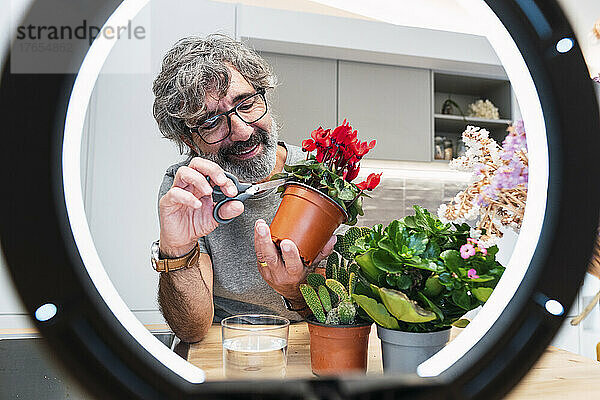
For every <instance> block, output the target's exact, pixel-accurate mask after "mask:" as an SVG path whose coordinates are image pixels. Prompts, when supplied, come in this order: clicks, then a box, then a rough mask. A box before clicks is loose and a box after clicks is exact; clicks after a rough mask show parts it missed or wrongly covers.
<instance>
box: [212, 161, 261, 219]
mask: <svg viewBox="0 0 600 400" xmlns="http://www.w3.org/2000/svg"><path fill="white" fill-rule="evenodd" d="M225 176H227V177H228V178H229V179H231V180H232V181H233V184H234V185H235V187H236V188H237V190H238V194H237V196H235V197H227V196H225V194H224V193H223V191H222V190H221V188H220V187H219V186H214V187H213V196H214V195H215V194H216V195H217V196H218V199H214V197H213V199H214V201H216V202H217V204H215V207H214V208H213V218H214V219H215V221H217V222H218V223H219V224H228V223H230V222H231V221H233V218H229V219H223V218H221V217H220V216H219V210H220V209H221V207H223V205H224V204H225V203H228V202H230V201H234V200H237V201H241V202H242V203H243V202H244V201H246V200H247V199H249V198H250V197H252V195H253V194H252V193H246V190H248V189H249V188H250V187H252V184H251V183H240V181H239V179H238V178H237V177H236V176H235V175H233V174H230V173H229V172H225ZM209 183H210V179H209Z"/></svg>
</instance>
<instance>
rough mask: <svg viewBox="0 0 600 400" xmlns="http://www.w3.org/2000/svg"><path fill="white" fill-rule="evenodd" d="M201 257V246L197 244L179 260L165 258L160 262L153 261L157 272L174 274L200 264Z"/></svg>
mask: <svg viewBox="0 0 600 400" xmlns="http://www.w3.org/2000/svg"><path fill="white" fill-rule="evenodd" d="M199 257H200V246H199V245H198V243H196V246H194V248H193V249H192V251H190V252H189V253H188V254H186V255H185V256H183V257H179V258H165V259H159V260H155V259H153V260H152V264H153V265H154V269H155V270H156V271H157V272H173V271H177V270H180V269H183V268H188V267H190V266H192V265H194V264H196V263H197V262H198V258H199Z"/></svg>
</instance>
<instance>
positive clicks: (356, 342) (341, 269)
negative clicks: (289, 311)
mask: <svg viewBox="0 0 600 400" xmlns="http://www.w3.org/2000/svg"><path fill="white" fill-rule="evenodd" d="M369 231H370V229H369V228H358V227H351V228H350V229H348V231H346V233H345V234H344V235H337V239H338V241H337V242H336V245H335V248H334V251H333V253H331V255H330V256H329V258H328V259H327V267H326V271H325V276H323V275H321V274H318V273H311V274H308V276H307V278H306V282H307V283H304V284H301V285H300V291H301V292H302V296H304V300H306V304H308V306H309V308H310V310H311V311H312V313H313V317H312V318H311V319H308V320H307V322H308V330H309V333H310V359H311V367H312V370H313V372H314V373H315V374H316V375H331V374H339V373H341V372H365V371H366V370H367V354H368V353H367V350H368V342H369V333H370V331H371V324H372V322H370V321H369V320H368V319H366V320H365V319H362V318H361V317H360V316H358V315H357V307H356V305H355V303H354V301H353V300H352V294H353V293H354V288H355V286H356V281H357V275H356V273H357V271H358V269H359V267H358V265H357V264H356V263H354V262H353V260H352V259H351V258H349V256H348V247H349V246H348V244H347V243H350V242H353V241H354V239H355V238H357V237H361V236H362V235H364V233H365V232H369Z"/></svg>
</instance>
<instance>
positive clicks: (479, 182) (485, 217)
mask: <svg viewBox="0 0 600 400" xmlns="http://www.w3.org/2000/svg"><path fill="white" fill-rule="evenodd" d="M508 132H509V133H508V135H507V136H506V138H505V139H504V141H503V143H502V147H500V146H498V144H497V143H496V141H495V140H494V139H491V138H490V137H489V132H488V131H487V130H485V129H481V128H478V127H475V126H468V127H467V129H466V130H465V131H464V132H463V134H462V137H463V141H464V143H465V146H466V147H467V151H466V154H465V155H464V156H462V157H459V158H456V159H454V160H452V161H451V162H450V167H451V168H453V169H456V170H462V171H469V172H473V178H474V181H473V182H472V183H471V184H469V186H468V187H467V188H466V189H465V190H463V191H462V192H459V193H458V194H457V195H456V196H455V197H454V199H453V200H452V201H451V202H450V203H449V204H442V205H441V206H440V208H439V209H438V216H439V217H440V219H441V220H442V221H443V222H454V223H463V222H465V221H470V220H476V219H477V218H479V222H478V223H477V225H476V228H475V230H474V232H472V236H473V237H477V236H478V235H482V234H483V235H482V236H481V237H480V240H481V241H482V242H483V243H484V244H485V245H490V244H492V243H494V242H495V240H496V239H497V238H500V237H502V236H503V233H502V230H503V228H504V227H510V228H512V229H513V230H515V231H516V232H518V230H519V229H520V228H521V224H522V222H523V214H524V212H525V203H526V202H527V181H528V176H529V169H528V156H527V143H526V140H525V129H524V126H523V121H519V122H517V123H516V124H515V125H514V126H511V127H509V128H508Z"/></svg>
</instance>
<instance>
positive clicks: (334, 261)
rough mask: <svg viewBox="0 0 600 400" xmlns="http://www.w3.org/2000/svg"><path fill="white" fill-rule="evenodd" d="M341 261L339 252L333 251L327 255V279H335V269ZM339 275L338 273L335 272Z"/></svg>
mask: <svg viewBox="0 0 600 400" xmlns="http://www.w3.org/2000/svg"><path fill="white" fill-rule="evenodd" d="M339 263H340V258H339V256H338V255H337V253H331V254H330V255H329V257H327V266H326V267H325V276H326V277H327V279H335V278H334V270H335V269H336V268H337V266H338V265H339ZM335 275H337V273H336V274H335Z"/></svg>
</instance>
